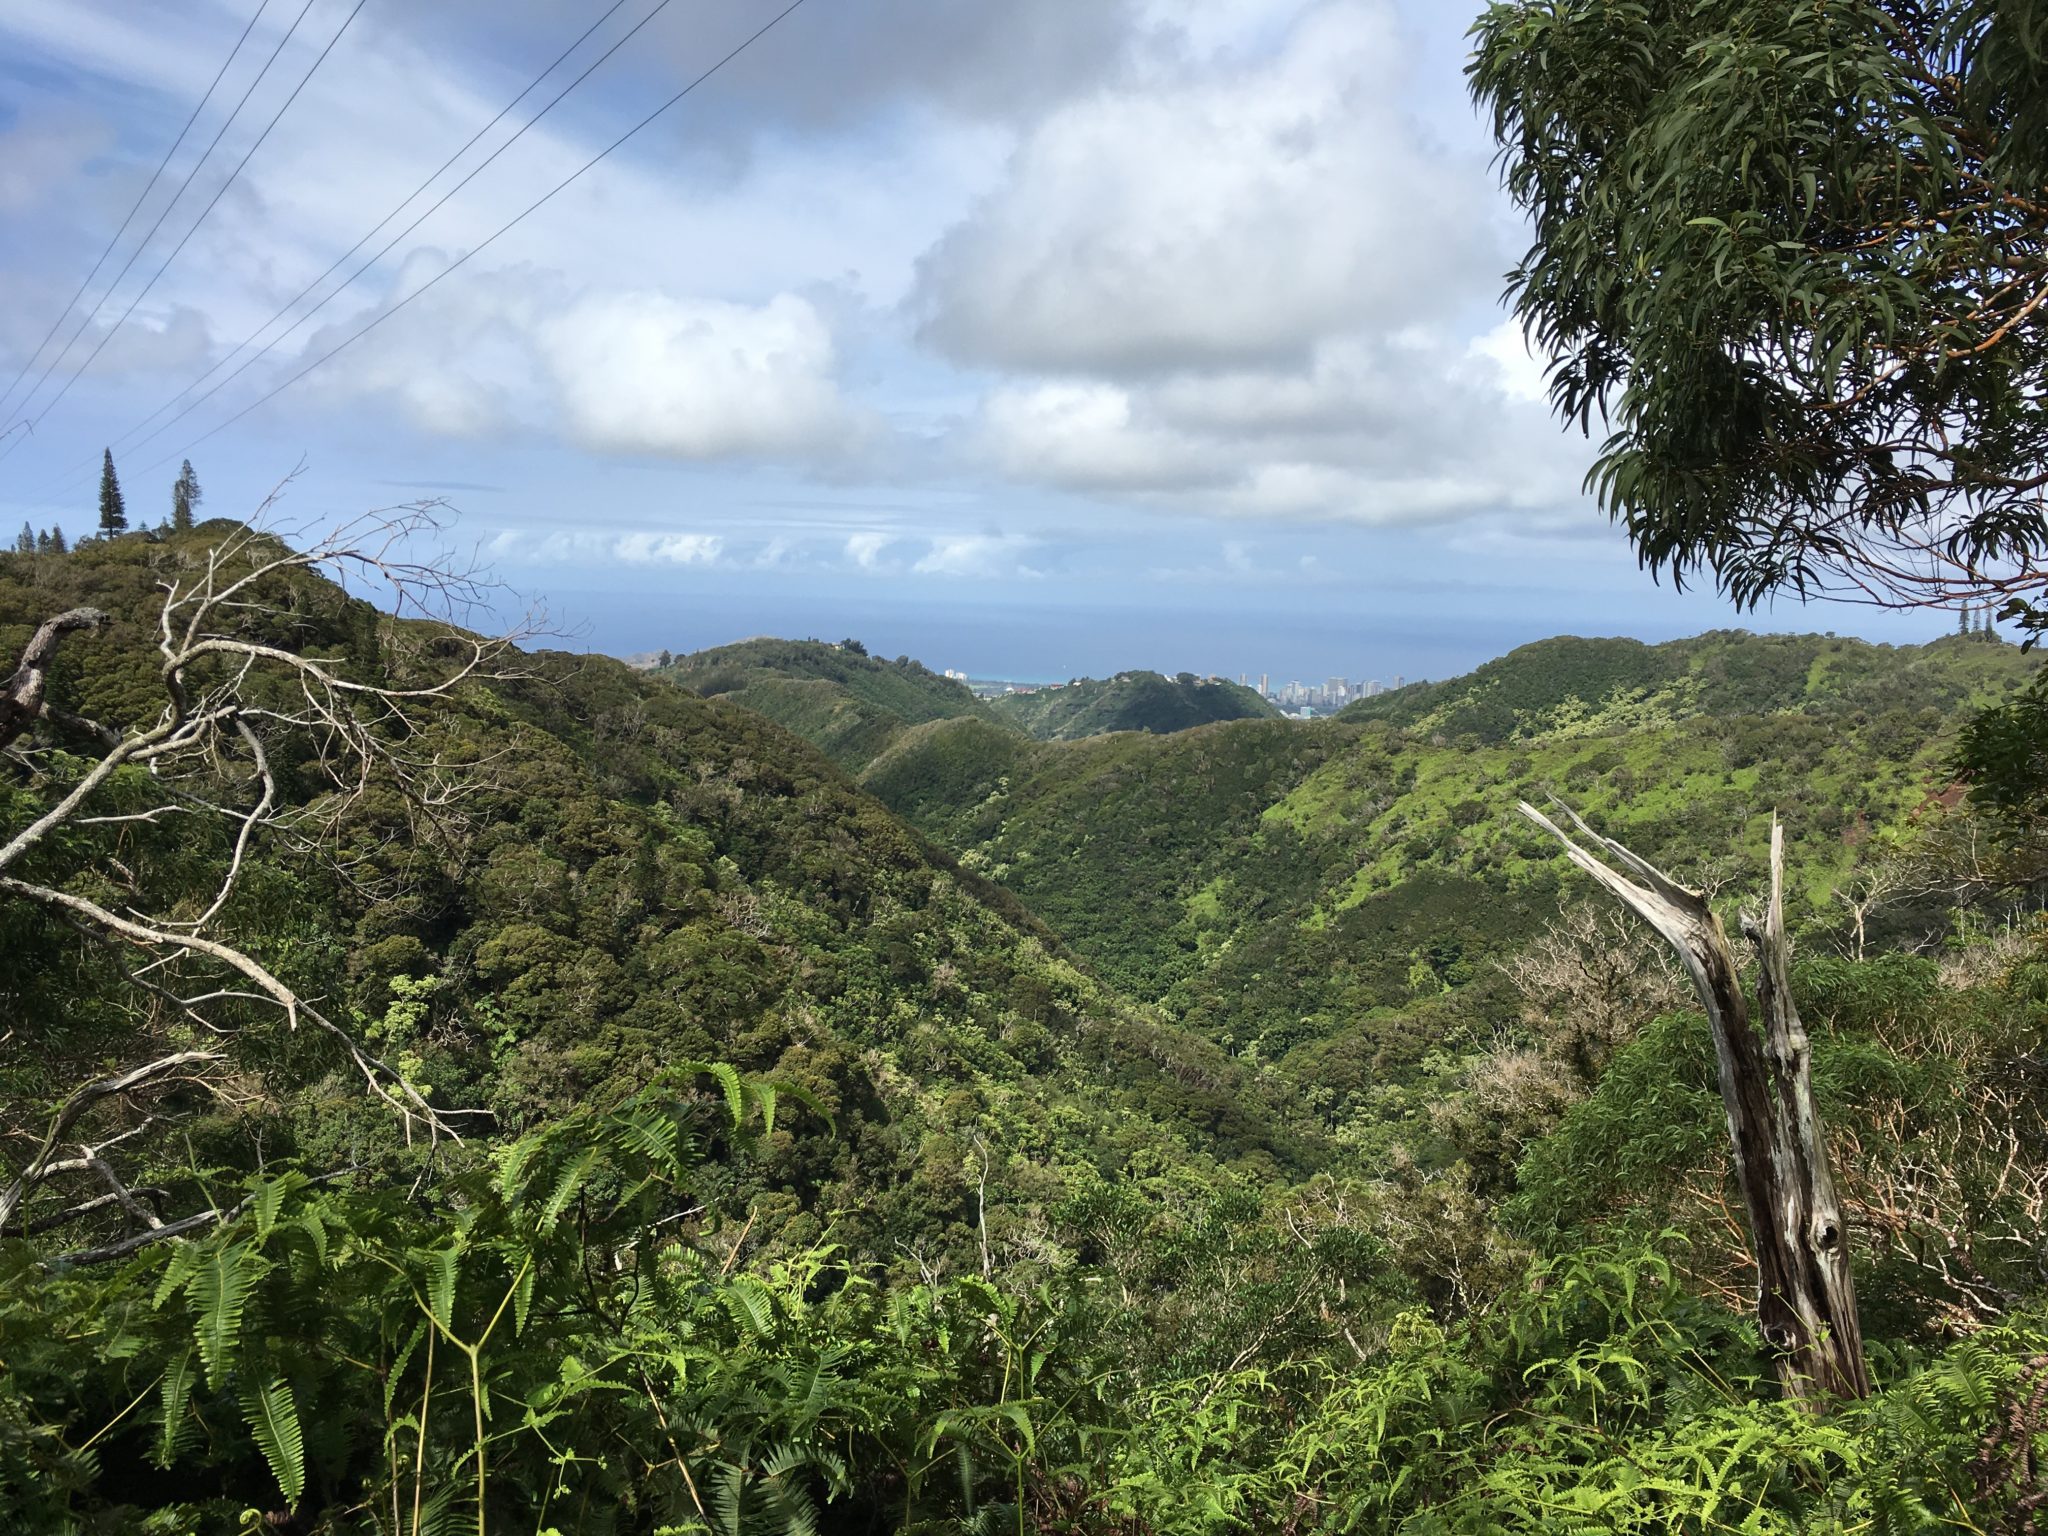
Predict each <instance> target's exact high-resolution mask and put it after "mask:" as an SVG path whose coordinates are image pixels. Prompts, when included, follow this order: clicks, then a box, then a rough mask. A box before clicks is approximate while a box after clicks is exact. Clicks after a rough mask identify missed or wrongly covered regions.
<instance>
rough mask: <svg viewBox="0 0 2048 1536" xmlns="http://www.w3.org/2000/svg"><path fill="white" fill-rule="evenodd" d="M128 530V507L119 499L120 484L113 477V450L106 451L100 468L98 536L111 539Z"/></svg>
mask: <svg viewBox="0 0 2048 1536" xmlns="http://www.w3.org/2000/svg"><path fill="white" fill-rule="evenodd" d="M127 529H128V506H127V503H126V502H124V501H123V500H122V499H121V482H120V481H119V480H118V479H116V478H115V476H114V450H113V449H111V448H109V449H107V451H106V458H105V459H104V461H103V462H102V463H101V466H100V534H101V536H102V537H105V538H112V537H113V536H114V535H115V534H117V533H125V532H126V531H127Z"/></svg>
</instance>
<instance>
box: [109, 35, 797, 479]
mask: <svg viewBox="0 0 2048 1536" xmlns="http://www.w3.org/2000/svg"><path fill="white" fill-rule="evenodd" d="M666 3H667V0H663V4H666ZM803 3H804V0H790V3H789V4H788V5H786V6H784V7H783V8H782V9H781V10H780V11H778V12H776V13H775V15H774V16H772V17H770V18H769V19H768V20H767V21H766V22H764V23H762V25H761V26H760V27H758V28H756V29H755V30H754V31H753V32H752V33H750V34H749V35H748V36H747V37H746V38H745V39H744V40H743V41H742V42H741V43H740V44H739V45H738V46H736V47H735V48H733V50H732V51H731V52H729V53H727V54H726V55H725V56H724V57H723V58H721V59H719V60H718V62H717V63H715V64H713V65H712V66H711V67H710V68H709V69H706V70H705V71H704V72H703V73H702V74H700V75H698V76H697V78H696V79H694V80H692V81H691V82H690V83H689V84H688V85H685V86H684V87H683V88H682V89H681V90H679V91H677V92H676V93H675V94H674V95H673V96H671V97H669V99H668V100H667V101H665V102H663V103H662V104H661V105H660V106H658V107H656V108H655V109H654V110H653V111H652V112H650V113H648V114H647V115H646V116H645V117H643V118H641V119H640V121H639V122H637V123H635V124H634V125H633V126H632V127H630V128H628V129H627V130H626V131H625V132H624V133H622V134H620V135H619V136H618V137H617V138H616V139H614V140H612V142H611V143H609V144H607V145H606V146H605V147H604V148H603V149H601V150H599V151H598V152H597V153H596V154H595V155H593V156H591V157H590V159H588V160H586V161H584V163H583V164H582V165H580V166H578V167H577V168H576V169H575V170H574V171H571V172H570V173H569V174H568V175H567V176H565V177H564V178H563V179H562V180H560V181H558V182H556V183H555V185H554V186H553V187H551V188H550V189H549V190H548V191H546V192H544V193H543V194H542V195H541V196H540V197H538V198H536V199H535V200H534V201H533V202H531V203H529V204H528V205H527V206H526V207H525V208H524V209H523V210H521V211H520V212H519V213H517V214H515V215H513V216H512V218H510V219H509V220H507V221H506V222H505V223H504V224H501V225H500V226H499V227H498V228H497V230H496V231H495V232H493V233H492V234H491V235H490V237H489V238H488V239H486V240H485V241H484V242H483V243H482V244H480V245H477V246H475V247H473V248H472V249H470V250H468V251H466V252H464V253H463V254H462V255H461V256H458V257H457V258H456V259H455V260H454V261H452V262H450V263H449V264H448V265H447V266H445V267H443V268H442V269H441V270H440V271H439V272H437V273H436V274H434V276H432V277H430V278H428V279H427V280H426V281H425V282H424V283H422V284H420V285H419V287H417V288H415V289H413V291H412V292H411V293H408V294H407V295H406V296H405V297H404V298H402V299H400V300H399V301H398V302H397V303H395V304H393V305H392V306H391V307H390V308H389V309H386V310H384V311H383V312H382V313H380V314H378V315H377V316H375V317H374V318H372V319H371V320H369V321H368V322H366V323H365V324H364V325H362V326H361V327H360V328H359V329H357V330H355V331H353V332H351V333H350V334H349V335H348V337H346V338H345V339H344V340H342V341H340V342H338V343H337V344H336V345H334V346H333V347H330V348H329V349H328V350H327V351H325V352H323V353H321V354H320V356H318V357H316V358H315V359H313V361H312V362H310V363H308V364H307V365H306V366H305V367H303V368H301V369H300V370H299V371H298V372H297V373H295V374H293V375H292V376H291V377H290V378H288V379H286V380H284V381H283V382H282V383H281V384H278V385H276V386H274V387H273V388H271V389H269V390H267V391H266V392H264V393H263V394H261V395H259V396H257V397H256V399H254V400H252V401H250V402H249V404H247V405H245V406H243V407H242V409H241V410H239V411H237V412H235V414H234V415H232V416H230V417H228V419H227V420H225V421H223V422H221V423H220V424H219V425H218V426H215V427H214V428H212V430H210V431H208V432H206V433H204V434H202V435H201V436H199V437H196V438H194V439H193V440H192V441H191V442H189V443H187V444H186V445H185V446H184V447H183V448H181V449H179V450H177V451H176V452H174V453H171V454H168V455H166V456H165V457H164V458H161V459H158V460H157V461H156V462H155V463H153V464H151V465H149V466H148V468H146V469H145V470H144V471H143V473H144V474H148V473H150V472H151V471H154V470H156V469H159V468H161V467H162V466H163V465H165V464H168V463H169V462H170V461H171V460H172V459H176V458H182V457H184V456H186V455H189V454H190V453H191V451H192V450H193V449H194V448H197V447H198V446H199V445H200V444H201V443H203V442H205V441H207V440H208V439H209V438H212V437H216V436H218V435H219V434H220V433H222V432H225V431H226V430H227V429H228V428H229V427H231V426H233V425H234V424H235V423H236V422H238V421H240V420H241V419H242V418H243V417H244V416H247V415H248V414H249V413H250V412H251V411H253V410H255V409H256V408H257V407H258V406H260V405H263V404H265V403H266V402H267V401H270V400H272V399H275V398H276V397H277V396H278V395H280V394H282V393H284V391H285V390H287V389H290V388H291V387H292V385H294V384H296V383H298V382H299V380H301V379H303V378H304V377H305V376H306V375H307V374H309V373H311V372H312V371H313V370H314V369H316V368H318V367H320V366H321V364H323V363H325V362H327V361H328V360H329V359H330V358H332V357H334V356H335V355H336V354H337V353H340V352H342V351H344V350H346V349H347V348H349V347H351V346H354V345H355V344H356V343H357V342H358V341H361V340H362V339H363V337H365V336H367V335H369V333H370V332H371V331H374V330H375V329H376V328H377V327H378V326H380V325H382V324H383V323H384V322H385V321H386V320H389V319H390V318H391V317H392V316H393V315H395V314H397V313H398V312H399V311H400V310H402V309H404V308H405V307H406V306H407V305H408V304H410V303H412V301H413V300H414V299H417V298H418V297H420V295H422V294H424V293H425V292H427V290H428V289H430V288H432V287H434V286H435V285H436V284H438V283H439V282H440V281H441V280H442V279H443V278H446V277H448V276H450V275H451V274H453V273H454V272H455V271H457V270H458V269H459V268H461V267H463V266H465V265H467V264H468V262H469V261H470V260H472V259H473V258H474V257H477V256H480V255H482V254H483V253H484V252H485V251H487V250H489V249H490V248H491V246H493V245H494V244H496V243H497V242H498V240H499V239H501V238H502V237H503V236H504V235H506V234H507V233H509V232H510V231H511V230H512V229H513V228H514V227H515V226H517V225H519V224H520V223H523V222H524V221H525V220H526V219H528V218H529V217H531V216H532V215H533V214H535V213H537V212H538V211H539V210H540V209H541V208H543V207H544V206H546V205H547V204H548V203H550V202H552V201H553V200H554V199H555V197H556V196H558V195H559V194H560V193H561V192H562V191H563V190H565V189H566V188H567V187H569V186H570V185H571V184H572V183H574V182H576V181H577V180H579V179H580V178H582V176H583V175H584V174H585V173H586V172H588V171H589V170H591V168H592V167H594V166H596V165H597V164H598V162H600V161H602V160H604V159H606V158H607V157H608V156H610V155H611V154H612V153H613V152H614V151H616V150H617V149H618V148H619V147H620V146H621V145H623V144H624V143H625V142H626V141H627V140H629V139H631V138H633V137H634V136H635V135H636V134H638V133H639V132H640V131H641V130H642V129H644V128H646V127H647V126H648V125H649V124H650V123H652V122H653V121H654V120H655V119H656V118H658V117H660V116H661V115H662V114H663V113H665V112H667V111H668V110H669V109H670V108H671V107H673V106H675V105H676V103H677V102H679V101H681V100H682V99H683V98H684V97H685V96H688V95H689V94H690V93H691V92H692V91H694V90H696V89H697V87H698V86H700V85H702V84H703V83H704V82H705V81H706V80H709V79H710V78H711V77H712V76H713V75H715V74H717V73H718V72H719V71H720V70H721V69H723V68H725V66H726V65H728V64H730V63H731V62H732V61H733V60H734V59H736V58H738V57H739V56H740V55H741V54H743V53H745V52H746V51H747V50H748V49H749V48H751V47H753V46H754V44H755V43H757V42H759V41H760V40H761V39H762V38H763V37H765V36H767V34H768V33H769V32H770V31H772V30H773V29H774V28H775V27H776V26H777V25H779V24H780V23H781V22H782V20H783V19H784V18H785V17H787V16H788V15H789V14H790V13H791V12H793V11H795V10H796V9H797V8H798V7H799V6H801V5H802V4H803ZM658 9H659V7H657V10H658ZM653 14H654V12H650V13H649V16H650V18H651V17H652V15H653ZM643 25H644V22H643ZM634 30H635V31H637V30H639V29H638V28H637V27H636V28H635V29H634ZM631 35H632V34H631V33H628V34H627V36H631ZM620 41H621V42H623V41H625V39H624V38H621V39H620ZM614 46H616V45H614ZM599 62H600V63H602V62H603V61H602V60H599ZM592 67H593V68H595V66H594V65H593V66H592ZM586 73H588V71H586ZM579 78H580V77H579ZM572 89H573V87H572ZM557 99H559V98H557ZM550 105H552V103H550ZM488 163H489V162H488V161H486V162H485V164H488ZM477 169H478V170H482V169H483V167H482V166H478V167H477ZM474 174H475V172H471V175H474ZM450 195H451V196H452V195H453V193H451V194H450Z"/></svg>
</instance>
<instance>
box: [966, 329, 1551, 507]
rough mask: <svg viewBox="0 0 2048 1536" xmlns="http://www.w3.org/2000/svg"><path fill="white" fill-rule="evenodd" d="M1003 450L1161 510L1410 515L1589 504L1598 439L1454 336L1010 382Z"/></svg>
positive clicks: (982, 424) (999, 392) (1059, 477)
mask: <svg viewBox="0 0 2048 1536" xmlns="http://www.w3.org/2000/svg"><path fill="white" fill-rule="evenodd" d="M979 442H980V446H981V448H982V451H983V452H984V454H985V455H986V456H987V457H988V459H989V460H990V462H992V463H993V464H995V465H996V466H997V467H999V468H1000V469H1001V470H1002V471H1003V472H1004V473H1006V474H1008V475H1010V476H1012V477H1015V478H1019V479H1024V480H1030V481H1036V482H1038V483H1042V484H1047V485H1052V486H1056V487H1058V488H1060V489H1062V490H1069V491H1077V492H1083V493H1095V494H1110V495H1116V496H1119V497H1122V498H1124V499H1128V500H1132V501H1136V502H1138V503H1140V504H1143V505H1147V506H1151V507H1154V508H1167V509H1176V510H1192V511H1204V512H1209V513H1212V514H1219V515H1223V516H1229V517H1239V518H1248V519H1258V518H1280V519H1291V520H1302V519H1308V520H1315V519H1325V520H1341V521H1348V522H1356V523H1367V524H1399V523H1420V522H1438V521H1447V520H1454V519H1458V518H1462V517H1467V516H1471V515H1474V514H1476V513H1481V512H1485V511H1489V510H1497V509H1503V508H1517V507H1528V508H1551V507H1557V506H1563V505H1569V504H1575V503H1576V502H1577V501H1578V500H1579V489H1578V488H1579V481H1580V476H1581V474H1582V469H1583V466H1582V461H1581V454H1582V452H1583V448H1582V445H1580V444H1578V443H1577V442H1576V441H1575V440H1573V439H1570V438H1568V437H1566V436H1565V435H1564V434H1562V433H1560V432H1559V431H1558V430H1557V428H1556V427H1555V425H1554V424H1553V423H1552V422H1551V420H1550V418H1549V416H1548V414H1547V412H1546V411H1545V410H1544V409H1543V408H1542V406H1541V405H1540V404H1537V403H1534V402H1531V401H1528V400H1527V399H1524V398H1521V397H1519V396H1518V395H1517V394H1515V393H1513V392H1511V383H1510V380H1509V379H1508V378H1506V377H1504V376H1503V372H1502V370H1501V369H1500V368H1499V366H1498V365H1497V364H1496V363H1495V362H1494V361H1493V360H1492V359H1491V358H1490V357H1489V356H1486V355H1479V356H1476V357H1471V358H1467V357H1465V356H1463V355H1461V354H1460V352H1459V350H1458V348H1457V347H1456V346H1455V345H1453V344H1452V343H1451V342H1450V341H1449V340H1448V339H1447V338H1446V339H1443V340H1439V341H1436V342H1434V343H1432V342H1430V341H1429V339H1428V338H1426V337H1418V336H1416V335H1412V334H1410V335H1405V336H1402V337H1400V338H1395V339H1389V340H1382V341H1378V342H1375V341H1372V340H1370V339H1368V338H1365V337H1362V336H1356V335H1353V336H1344V337H1338V338H1335V339H1333V340H1331V341H1330V342H1328V343H1326V344H1324V345H1321V346H1319V347H1317V348H1316V350H1315V352H1314V354H1313V356H1312V358H1311V359H1310V361H1309V363H1308V365H1307V366H1306V367H1304V368H1301V369H1299V370H1289V369H1270V370H1254V369H1233V370H1229V371H1227V372H1196V371H1187V372H1174V373H1168V374H1164V375H1162V376H1160V377H1158V378H1156V379H1152V380H1121V381H1112V380H1101V379H1097V380H1087V379H1067V380H1056V381H1046V382H1042V383H1037V384H1028V385H1027V384H1012V385H1004V386H1000V387H998V388H997V389H995V390H993V391H992V392H991V393H990V394H989V396H988V398H987V399H986V400H985V402H984V404H983V408H982V413H981V417H980V421H979Z"/></svg>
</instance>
